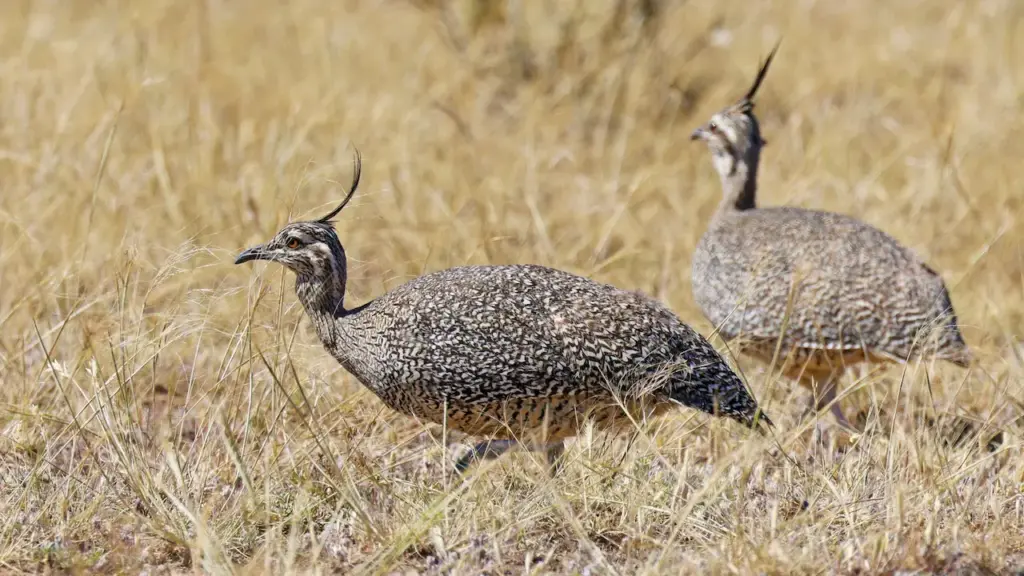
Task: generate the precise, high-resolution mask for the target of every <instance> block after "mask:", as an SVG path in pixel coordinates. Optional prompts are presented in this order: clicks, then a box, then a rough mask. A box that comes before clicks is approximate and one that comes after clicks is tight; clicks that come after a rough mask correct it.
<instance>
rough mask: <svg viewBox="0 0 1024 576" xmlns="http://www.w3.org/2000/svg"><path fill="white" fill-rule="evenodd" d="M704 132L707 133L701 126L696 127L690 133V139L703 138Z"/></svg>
mask: <svg viewBox="0 0 1024 576" xmlns="http://www.w3.org/2000/svg"><path fill="white" fill-rule="evenodd" d="M706 134H707V133H706V132H705V131H704V128H703V127H702V128H697V129H696V130H694V131H693V132H691V133H690V140H703V139H704V136H705V135H706Z"/></svg>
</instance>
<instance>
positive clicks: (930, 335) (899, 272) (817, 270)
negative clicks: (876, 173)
mask: <svg viewBox="0 0 1024 576" xmlns="http://www.w3.org/2000/svg"><path fill="white" fill-rule="evenodd" d="M774 53H775V51H774V50H773V51H772V54H771V55H770V56H769V58H768V60H767V61H766V62H765V64H764V65H763V66H762V68H761V71H760V72H759V74H758V79H757V81H756V82H755V84H754V86H753V88H751V89H750V90H749V91H748V93H747V95H746V96H745V97H744V98H743V99H741V100H740V101H739V102H738V103H736V104H734V105H732V106H729V107H728V108H726V109H724V110H722V111H720V112H718V113H717V114H715V115H714V116H713V117H712V118H711V120H710V121H709V122H708V123H707V124H705V125H704V126H702V127H700V128H698V129H697V130H695V131H694V133H693V135H692V138H693V139H695V140H703V141H705V142H706V143H707V145H708V148H709V149H710V151H711V153H712V159H713V162H714V166H715V169H716V171H717V172H718V175H719V177H720V179H721V182H722V187H723V198H722V202H721V204H720V206H719V208H718V210H717V212H716V213H715V216H714V217H713V219H712V222H711V224H710V226H709V227H708V230H707V231H706V232H705V233H704V235H703V236H702V237H701V239H700V242H699V243H698V245H697V248H696V250H695V252H694V256H693V262H692V279H693V294H694V298H695V299H696V301H697V304H698V305H699V306H700V308H701V310H702V311H703V312H704V314H705V315H706V316H707V317H708V319H709V320H710V321H711V322H713V323H714V324H715V325H716V326H717V327H718V328H719V330H720V333H721V334H722V335H723V336H724V337H726V338H729V339H731V338H737V337H740V336H742V337H743V338H744V339H745V340H746V341H748V342H750V347H751V349H752V350H753V351H754V352H755V354H757V355H759V356H762V357H763V356H765V355H768V356H770V355H771V354H770V350H771V349H773V348H774V347H775V345H776V343H777V342H778V341H779V340H780V338H781V343H782V351H783V354H787V353H790V352H792V356H793V357H794V358H795V359H796V360H797V363H804V364H808V363H809V364H810V365H811V367H812V368H814V369H816V370H819V371H829V370H832V371H834V370H836V369H840V368H841V367H842V366H843V365H845V364H846V363H848V362H849V361H857V360H868V359H879V358H886V359H895V360H906V359H908V358H910V357H911V356H913V355H915V354H918V353H922V352H925V351H928V352H932V353H935V354H937V355H938V356H939V357H941V358H945V359H947V360H950V361H952V362H955V363H957V364H960V365H966V364H967V362H968V360H969V357H970V356H969V353H968V351H967V346H966V344H965V342H964V340H963V337H962V336H961V334H960V330H959V327H958V325H957V318H956V315H955V314H954V312H953V306H952V303H951V302H950V298H949V293H948V292H947V290H946V287H945V285H944V283H943V281H942V278H941V277H940V276H939V275H938V274H937V273H936V272H935V271H934V270H932V269H931V268H929V267H928V266H927V265H926V264H925V263H924V262H922V261H921V259H920V258H918V257H917V256H916V255H915V254H914V253H913V252H912V251H911V250H909V249H908V248H906V247H904V246H902V245H900V243H899V242H897V241H896V240H895V239H894V238H892V237H891V236H889V235H888V234H886V233H884V232H882V231H880V230H878V229H877V228H874V227H872V226H870V225H868V224H866V223H864V222H861V221H859V220H856V219H854V218H850V217H848V216H843V215H839V214H833V213H828V212H819V211H813V210H804V209H800V208H788V207H778V208H758V207H757V202H756V194H757V170H758V164H759V161H760V153H761V149H762V147H763V146H764V143H765V142H764V140H763V139H762V137H761V131H760V128H759V125H758V121H757V118H756V116H755V115H754V103H753V100H752V98H753V96H754V94H755V92H756V90H757V87H758V85H759V84H760V82H761V80H762V79H763V78H764V75H765V73H766V72H767V69H768V65H769V64H770V63H771V58H772V56H773V55H774Z"/></svg>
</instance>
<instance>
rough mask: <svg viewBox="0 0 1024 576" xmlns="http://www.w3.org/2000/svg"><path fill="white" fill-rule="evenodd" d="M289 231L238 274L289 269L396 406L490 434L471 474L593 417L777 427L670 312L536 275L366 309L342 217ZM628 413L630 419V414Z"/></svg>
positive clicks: (500, 271)
mask: <svg viewBox="0 0 1024 576" xmlns="http://www.w3.org/2000/svg"><path fill="white" fill-rule="evenodd" d="M360 172H361V162H360V158H359V154H358V152H356V157H355V170H354V177H353V180H352V184H351V187H350V189H349V192H348V194H347V195H346V197H345V198H344V200H342V202H341V203H340V204H339V205H338V206H337V207H336V208H335V209H333V210H331V212H330V213H328V214H326V215H325V216H323V217H322V218H319V219H316V220H311V221H305V222H293V223H290V224H287V225H286V226H284V227H283V228H282V229H281V230H280V231H279V232H278V233H277V234H276V235H274V237H273V238H271V239H270V240H269V241H268V242H266V243H265V244H262V245H259V246H254V247H252V248H249V249H248V250H245V251H244V252H242V253H241V254H239V255H238V258H237V259H236V260H235V263H236V264H241V263H243V262H249V261H253V260H269V261H273V262H278V263H280V264H282V265H284V266H285V267H287V268H288V269H290V270H291V271H292V272H294V273H295V292H296V295H297V296H298V299H299V301H300V302H301V303H302V306H303V307H304V308H305V311H306V314H307V315H308V316H309V319H310V321H311V322H312V325H313V327H314V329H315V331H316V333H317V335H318V336H319V338H320V340H321V342H322V343H323V345H324V347H325V348H326V349H327V351H328V352H329V353H330V354H331V355H332V356H334V358H335V359H336V360H337V361H338V362H339V363H340V364H341V365H342V366H343V367H344V368H345V370H347V371H348V372H349V373H350V374H352V375H353V376H354V377H355V378H356V379H357V380H359V382H361V383H362V384H363V385H364V386H366V387H367V388H369V389H370V390H371V391H373V392H374V394H376V395H377V396H378V397H379V398H380V399H381V401H383V402H384V403H385V404H386V405H387V406H388V407H390V408H391V409H393V410H396V411H398V412H400V413H402V414H406V415H410V416H415V417H418V418H420V419H423V420H426V421H430V422H435V423H439V424H444V425H447V426H448V427H449V428H451V429H455V430H458V431H461V432H463V433H465V434H468V435H471V436H478V437H483V438H484V441H482V442H481V443H480V444H478V445H477V446H476V447H475V448H474V449H473V450H471V451H470V453H469V454H467V455H466V457H464V458H463V459H462V460H461V461H460V462H459V464H458V465H457V469H458V470H460V471H461V470H464V469H465V468H466V466H468V464H469V463H471V462H472V461H473V460H475V459H477V458H490V457H495V456H497V455H499V454H501V453H502V452H504V451H505V450H506V449H508V448H509V447H511V446H512V445H514V444H516V443H517V442H522V443H524V445H525V446H527V447H529V448H531V449H541V448H543V449H546V450H547V453H548V458H549V461H551V462H552V463H554V462H555V461H557V459H558V457H559V456H560V454H561V451H562V445H563V444H562V441H563V440H564V439H566V438H569V437H572V436H574V435H576V433H577V431H578V429H579V427H580V424H581V422H583V421H584V420H585V418H591V419H593V421H594V422H595V424H596V425H597V426H598V427H599V428H606V429H615V428H619V427H628V426H631V425H632V424H631V422H632V420H631V418H630V417H632V418H645V417H649V416H654V415H657V414H661V413H663V412H664V411H666V410H667V409H668V408H670V407H672V406H676V405H683V406H687V407H690V408H695V409H697V410H701V411H704V412H707V413H711V414H716V415H721V416H727V417H729V418H732V419H734V420H736V421H739V422H741V423H743V424H744V425H746V426H749V427H757V428H758V429H759V430H761V428H760V427H759V426H756V425H757V424H758V423H762V424H767V425H770V421H769V420H768V418H767V417H765V416H764V415H763V414H761V413H760V412H759V409H758V405H757V403H756V402H755V400H754V398H753V397H752V396H751V394H750V393H749V392H748V391H747V389H746V387H745V386H744V384H743V382H742V381H741V380H740V379H739V377H737V375H736V374H735V373H734V372H733V371H732V369H731V368H730V367H729V366H728V364H727V363H726V362H725V361H724V360H723V358H722V357H721V356H720V355H719V353H718V352H717V351H716V350H715V349H714V348H713V347H712V346H711V344H709V343H708V341H707V340H705V339H704V338H703V337H702V336H701V335H700V334H698V333H697V332H696V331H694V330H693V329H692V328H690V327H689V326H687V325H686V324H685V323H683V322H682V321H681V320H680V319H679V318H678V317H677V316H676V315H675V314H673V313H672V312H671V311H670V310H669V309H668V308H666V307H665V306H663V305H661V304H660V303H658V302H657V301H655V300H653V299H651V298H648V297H646V296H644V295H642V294H640V293H637V292H631V291H626V290H620V289H618V288H615V287H613V286H609V285H607V284H602V283H598V282H595V281H593V280H589V279H587V278H583V277H581V276H577V275H574V274H570V273H568V272H563V271H560V270H556V269H553V268H548V267H544V266H536V265H507V266H462V267H455V268H449V269H447V270H442V271H439V272H433V273H429V274H426V275H423V276H420V277H418V278H416V279H414V280H411V281H409V282H407V283H405V284H402V285H401V286H398V287H397V288H395V289H393V290H391V291H390V292H387V293H385V294H383V295H381V296H379V297H377V298H376V299H373V300H371V301H370V302H367V303H365V304H362V305H360V306H355V307H349V306H348V305H347V302H346V301H345V287H346V282H347V279H348V274H347V271H348V268H347V264H346V257H345V249H344V248H343V247H342V244H341V242H340V241H339V239H338V235H337V233H336V231H335V227H334V223H333V222H332V219H333V218H334V217H335V216H337V215H338V213H339V212H341V210H342V209H343V208H344V207H345V206H346V204H348V202H349V200H351V198H352V197H353V195H354V194H355V192H356V189H357V187H358V185H359V178H360ZM626 411H628V412H629V416H630V417H626Z"/></svg>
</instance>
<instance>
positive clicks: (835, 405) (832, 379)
mask: <svg viewBox="0 0 1024 576" xmlns="http://www.w3.org/2000/svg"><path fill="white" fill-rule="evenodd" d="M839 374H840V372H839V371H834V372H832V373H831V374H830V375H829V376H828V378H827V379H826V380H825V383H824V384H823V385H821V386H820V387H819V389H818V391H817V392H820V393H817V394H815V397H816V400H817V403H816V408H817V409H818V411H819V412H820V411H821V410H822V409H823V408H825V407H826V406H829V409H830V410H831V412H832V416H834V417H835V419H836V423H838V424H839V425H840V426H841V427H843V428H846V429H847V430H850V431H853V432H856V431H858V430H857V427H855V426H854V425H853V424H851V423H850V421H849V420H847V419H846V416H844V415H843V410H842V408H840V407H839V402H836V401H835V399H836V390H838V388H839V386H838V380H839Z"/></svg>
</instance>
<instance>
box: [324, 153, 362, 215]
mask: <svg viewBox="0 0 1024 576" xmlns="http://www.w3.org/2000/svg"><path fill="white" fill-rule="evenodd" d="M353 150H355V151H356V156H355V159H354V160H352V184H351V185H349V187H348V194H346V195H345V198H344V199H343V200H342V201H341V204H338V207H337V208H335V209H334V210H331V211H330V212H329V213H328V214H327V215H326V216H324V217H322V218H319V219H317V220H316V221H317V222H319V223H321V224H332V222H331V218H334V217H335V216H337V215H338V212H341V209H342V208H344V207H345V205H346V204H348V201H349V200H351V199H352V197H353V196H354V195H355V193H356V189H357V188H359V177H360V176H362V172H363V158H362V156H361V155H360V154H359V149H358V148H355V147H353Z"/></svg>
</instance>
